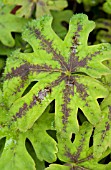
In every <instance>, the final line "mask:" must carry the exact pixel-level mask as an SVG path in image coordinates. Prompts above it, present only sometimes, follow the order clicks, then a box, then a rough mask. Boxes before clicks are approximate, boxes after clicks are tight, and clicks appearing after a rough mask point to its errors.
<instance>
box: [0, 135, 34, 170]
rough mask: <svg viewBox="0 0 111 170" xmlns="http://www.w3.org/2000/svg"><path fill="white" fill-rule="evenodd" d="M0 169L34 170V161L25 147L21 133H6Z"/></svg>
mask: <svg viewBox="0 0 111 170" xmlns="http://www.w3.org/2000/svg"><path fill="white" fill-rule="evenodd" d="M0 169H3V170H7V169H12V170H15V169H16V170H20V169H25V170H36V169H35V165H34V161H33V160H32V159H31V157H30V156H29V154H28V152H27V150H26V148H25V138H24V135H23V134H17V132H16V134H15V135H13V136H12V135H8V136H7V138H6V143H5V146H4V150H3V153H2V155H1V158H0Z"/></svg>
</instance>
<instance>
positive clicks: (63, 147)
mask: <svg viewBox="0 0 111 170" xmlns="http://www.w3.org/2000/svg"><path fill="white" fill-rule="evenodd" d="M92 131H93V126H92V125H91V124H89V123H88V122H84V123H83V124H82V126H81V127H80V130H79V132H78V133H77V134H75V139H74V142H71V136H69V138H67V139H65V138H63V136H62V137H61V136H58V138H57V139H58V154H57V155H58V158H59V160H60V161H61V164H51V165H50V166H49V167H48V168H46V170H59V169H62V170H95V169H97V170H110V168H111V163H109V164H106V165H104V164H101V163H99V159H98V158H97V159H95V158H94V156H93V146H91V147H89V141H90V137H91V133H92ZM110 152H111V150H110Z"/></svg>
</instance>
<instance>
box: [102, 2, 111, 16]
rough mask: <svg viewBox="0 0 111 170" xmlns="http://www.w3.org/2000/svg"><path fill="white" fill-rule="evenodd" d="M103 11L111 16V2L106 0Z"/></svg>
mask: <svg viewBox="0 0 111 170" xmlns="http://www.w3.org/2000/svg"><path fill="white" fill-rule="evenodd" d="M103 10H104V12H106V13H108V14H111V1H110V0H106V2H105V3H104V4H103Z"/></svg>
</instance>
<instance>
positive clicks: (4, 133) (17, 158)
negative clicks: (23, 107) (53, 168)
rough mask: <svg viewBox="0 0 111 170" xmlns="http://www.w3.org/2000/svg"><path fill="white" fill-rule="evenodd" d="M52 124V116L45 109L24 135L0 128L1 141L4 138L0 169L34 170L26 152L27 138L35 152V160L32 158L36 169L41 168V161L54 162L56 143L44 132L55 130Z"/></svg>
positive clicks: (8, 128) (31, 160)
mask: <svg viewBox="0 0 111 170" xmlns="http://www.w3.org/2000/svg"><path fill="white" fill-rule="evenodd" d="M53 122H54V114H53V113H50V114H49V112H48V109H47V110H46V111H45V112H44V114H43V115H42V116H41V117H40V119H39V120H37V121H36V122H35V124H34V126H33V127H32V129H30V130H28V131H27V132H26V133H21V132H20V131H18V130H17V131H11V129H10V127H7V129H4V127H0V128H1V129H0V138H1V139H3V138H4V137H6V142H5V146H4V149H3V152H2V154H1V157H0V169H3V170H7V169H12V170H15V169H16V170H20V169H25V170H35V169H36V168H35V163H34V161H33V159H32V158H31V156H30V155H29V153H28V152H27V150H26V146H25V142H26V139H27V138H28V139H29V140H30V142H31V143H32V145H33V148H34V150H35V153H36V156H37V158H36V157H34V160H35V161H36V167H38V169H40V168H41V167H43V162H42V161H41V160H47V161H49V162H53V161H55V160H56V152H57V146H56V142H55V140H54V139H53V138H52V137H50V136H49V135H48V134H47V132H46V130H49V129H50V130H51V129H52V130H55V128H54V125H53ZM31 154H33V153H31ZM35 158H36V159H35ZM38 158H40V159H38ZM40 162H41V164H42V165H41V164H40Z"/></svg>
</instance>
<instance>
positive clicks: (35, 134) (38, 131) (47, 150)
mask: <svg viewBox="0 0 111 170" xmlns="http://www.w3.org/2000/svg"><path fill="white" fill-rule="evenodd" d="M51 129H52V130H55V128H54V114H52V113H48V112H47V110H46V111H45V113H44V114H43V115H42V116H41V117H40V118H39V119H38V121H37V122H36V123H35V124H34V126H33V127H32V128H31V129H30V130H29V131H27V133H26V135H27V138H28V139H29V140H30V141H31V143H32V145H33V147H34V149H35V152H36V155H37V157H38V158H39V160H41V161H43V160H45V161H47V162H55V161H56V153H57V151H58V150H57V146H56V142H55V141H54V139H53V138H52V137H50V136H49V135H48V134H47V132H46V130H51Z"/></svg>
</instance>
